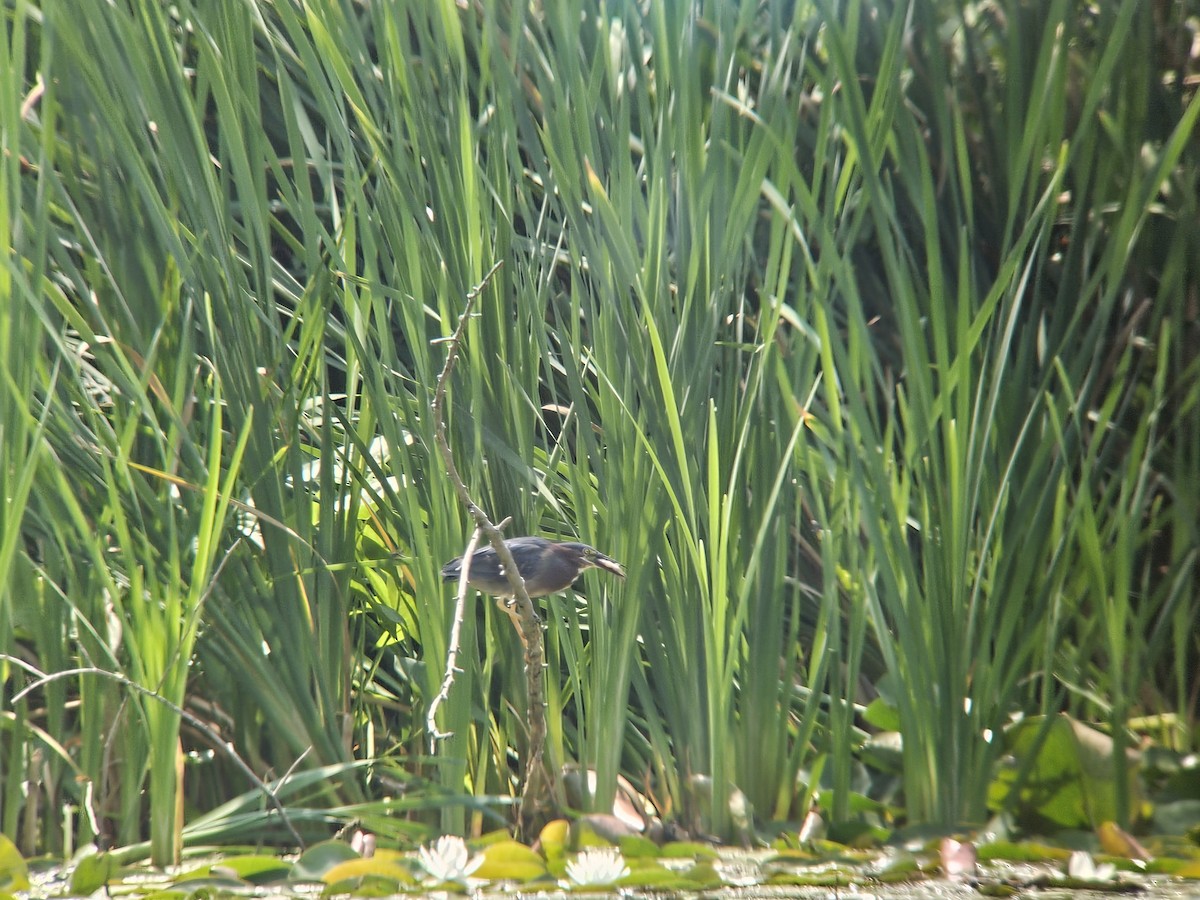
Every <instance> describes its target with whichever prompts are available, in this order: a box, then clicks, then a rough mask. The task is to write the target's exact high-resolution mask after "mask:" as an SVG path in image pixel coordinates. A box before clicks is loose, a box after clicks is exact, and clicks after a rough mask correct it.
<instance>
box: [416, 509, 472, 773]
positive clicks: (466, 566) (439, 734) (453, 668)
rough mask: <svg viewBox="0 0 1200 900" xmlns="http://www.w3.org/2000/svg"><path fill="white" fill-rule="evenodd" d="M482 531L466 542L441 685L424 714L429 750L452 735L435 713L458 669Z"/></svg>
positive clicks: (444, 699) (447, 694)
mask: <svg viewBox="0 0 1200 900" xmlns="http://www.w3.org/2000/svg"><path fill="white" fill-rule="evenodd" d="M482 535H483V532H482V531H481V530H480V529H479V528H476V529H475V531H474V532H473V533H472V534H471V540H470V541H469V542H468V543H467V549H466V552H465V553H464V554H463V561H462V577H461V578H459V580H458V596H457V599H456V600H455V603H454V620H453V621H452V622H451V623H450V641H449V646H448V647H447V648H446V673H445V674H444V675H443V676H442V686H441V687H440V688H438V692H437V696H435V697H434V698H433V701H432V702H431V703H430V704H429V712H427V713H426V714H425V728H426V730H427V731H428V732H429V752H430V753H432V752H433V745H434V743H435V742H436V741H441V740H445V739H446V738H449V737H453V736H454V732H453V731H442V730H441V729H439V728H438V727H437V713H438V709H439V708H440V707H441V705H442V704H443V703H444V702H446V700H447V699H448V698H449V697H450V688H451V687H452V686H453V685H454V676H455V674H457V673H458V672H459V671H460V670H459V668H458V649H459V645H460V644H461V641H462V623H463V616H464V615H465V614H466V609H467V578H468V576H469V575H470V570H471V556H472V555H473V554H474V553H475V548H476V547H478V546H479V538H480V537H481V536H482Z"/></svg>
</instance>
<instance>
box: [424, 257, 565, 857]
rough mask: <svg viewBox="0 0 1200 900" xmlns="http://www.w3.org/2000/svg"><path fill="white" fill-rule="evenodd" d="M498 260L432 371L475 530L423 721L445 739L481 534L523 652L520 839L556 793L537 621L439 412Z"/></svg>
mask: <svg viewBox="0 0 1200 900" xmlns="http://www.w3.org/2000/svg"><path fill="white" fill-rule="evenodd" d="M502 264H503V260H501V261H500V262H497V263H496V264H495V265H494V266H492V267H491V269H489V270H488V272H487V274H486V275H484V276H483V280H482V281H480V282H479V284H477V285H476V286H475V287H473V288H472V289H471V290H470V291H469V292H468V293H467V302H466V305H465V306H464V307H463V311H462V315H460V316H459V317H458V325H457V327H456V328H455V329H454V334H452V335H451V336H450V337H449V338H447V339H446V343H447V344H448V345H449V349H448V350H447V351H446V364H445V365H444V366H443V367H442V372H441V374H440V375H438V380H437V387H436V389H435V390H434V393H433V404H432V412H433V422H434V439H435V441H436V443H437V448H438V452H439V453H440V454H441V456H442V463H443V464H444V465H445V467H446V474H447V475H448V476H449V477H450V481H451V483H452V484H453V485H454V490H455V493H457V494H458V499H459V500H460V501H461V502H462V504H463V506H465V507H466V508H467V511H468V512H469V513H470V514H471V516H472V518H474V520H475V532H474V534H473V535H472V537H471V540H470V542H469V543H468V544H467V549H466V552H465V553H464V555H463V565H462V572H461V574H460V576H459V580H458V601H457V603H456V605H455V611H454V623H453V625H452V626H451V631H450V646H449V649H448V652H447V659H446V676H445V678H444V680H443V681H442V686H441V689H440V690H439V691H438V694H437V696H436V697H435V698H434V701H433V703H432V704H431V705H430V709H429V714H428V718H427V724H428V727H429V733H430V736H431V737H432V738H433V739H434V740H436V739H439V738H445V737H448V735H447V734H445V733H443V732H441V731H439V730H438V729H437V727H436V721H435V716H436V713H437V709H438V707H439V706H440V705H441V703H442V702H443V701H444V700H445V699H446V697H448V696H449V694H450V687H451V685H452V684H453V682H454V673H455V672H456V671H458V669H457V663H458V650H459V640H460V633H461V627H462V618H463V614H464V610H465V608H466V594H467V579H468V577H469V576H470V565H471V554H472V553H474V552H475V548H476V546H477V545H478V543H479V538H480V536H481V535H487V538H488V542H489V543H490V544H491V545H492V547H493V548H494V549H495V551H496V553H497V554H498V555H499V557H500V562H501V564H502V565H503V567H504V572H505V575H506V576H507V577H508V583H509V584H510V585H511V586H512V589H513V600H512V602H511V603H509V604H506V605H505V606H504V607H502V609H503V610H504V612H505V613H506V614H507V615H508V617H509V618H510V619H511V620H512V623H513V626H514V628H516V631H517V637H518V638H519V639H520V641H521V648H522V650H523V651H524V656H525V687H526V693H527V703H528V707H527V709H526V714H527V718H528V729H529V731H528V735H529V748H528V753H527V757H526V761H525V783H524V785H523V786H522V790H521V805H520V814H519V820H520V821H519V823H518V825H519V828H518V831H519V834H520V835H521V836H522V837H526V838H531V837H533V836H535V835H537V833H538V832H539V831H540V830H541V828H542V826H543V825H544V824H545V823H546V822H547V821H549V820H550V819H551V818H553V816H554V814H555V812H556V808H557V804H556V803H555V799H554V798H555V796H556V791H555V784H554V780H553V778H552V777H551V775H550V772H549V770H548V769H547V767H546V762H545V747H546V703H545V687H544V685H543V681H542V678H543V674H542V673H543V669H544V666H545V659H546V656H545V650H544V647H543V644H542V624H541V621H540V620H539V619H538V615H537V610H536V609H535V607H534V605H533V601H532V600H530V599H529V593H528V592H527V591H526V590H525V581H524V579H523V578H521V573H520V571H519V570H518V569H517V564H516V561H515V560H514V559H513V556H512V553H511V552H510V551H509V549H508V547H507V546H506V545H505V544H504V536H503V534H502V533H501V531H500V528H501V527H502V526H503V525H504V524H505V522H507V521H508V520H507V519H506V520H505V522H502V523H501V525H500V526H497V525H493V524H492V522H491V520H489V519H488V517H487V515H486V514H485V513H484V511H483V510H482V509H480V508H479V505H478V504H477V503H475V501H474V500H472V499H471V495H470V493H468V491H467V486H466V485H465V484H464V483H463V480H462V477H461V476H460V475H459V474H458V467H457V466H455V465H454V456H453V454H452V453H451V452H450V444H449V442H448V441H447V439H446V423H445V419H444V415H443V410H444V406H445V400H446V385H447V384H448V382H449V381H450V374H451V372H453V371H454V364H455V362H456V361H457V359H458V350H459V347H460V346H461V344H462V339H463V332H464V331H465V330H466V325H467V322H468V321H469V319H470V317H471V309H472V307H473V306H474V305H475V301H476V300H477V299H478V298H479V295H480V294H481V293H482V292H483V289H484V288H485V287H486V286H487V284H488V282H489V281H491V278H492V276H493V275H494V274H496V270H497V269H499V268H500V266H501V265H502Z"/></svg>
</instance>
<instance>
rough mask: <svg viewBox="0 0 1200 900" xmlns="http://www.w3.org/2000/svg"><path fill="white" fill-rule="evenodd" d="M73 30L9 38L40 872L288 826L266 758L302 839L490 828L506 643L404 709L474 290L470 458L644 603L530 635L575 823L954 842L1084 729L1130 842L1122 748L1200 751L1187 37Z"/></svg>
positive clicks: (147, 2) (12, 560)
mask: <svg viewBox="0 0 1200 900" xmlns="http://www.w3.org/2000/svg"><path fill="white" fill-rule="evenodd" d="M88 7H89V8H88V10H87V11H86V12H83V11H81V9H80V7H79V4H77V2H76V0H40V2H38V0H6V2H5V4H4V18H5V32H4V40H3V41H2V42H0V71H2V72H3V73H4V90H2V91H0V133H2V134H3V136H4V138H3V142H2V143H3V147H4V150H3V159H2V160H0V203H2V204H3V205H4V215H3V216H0V228H2V229H3V231H4V233H3V244H4V245H5V246H6V247H8V248H9V252H8V253H7V254H6V260H5V264H4V265H3V266H2V267H0V374H2V378H0V484H2V485H3V499H4V505H3V507H2V508H0V652H2V653H3V654H4V656H3V662H2V663H0V676H2V677H0V716H2V718H0V760H2V761H0V768H2V772H3V776H2V779H0V781H2V783H0V829H2V830H3V832H4V833H5V834H7V835H9V836H11V837H12V838H13V839H14V840H16V841H17V843H18V844H19V845H20V846H21V847H22V848H24V849H25V850H26V851H28V852H32V851H34V850H37V849H42V850H46V851H50V852H53V853H64V852H68V851H69V850H70V849H71V848H72V847H73V846H75V845H78V844H80V843H82V842H86V841H90V840H101V841H103V842H105V843H107V844H110V845H116V846H127V845H136V844H137V843H138V842H141V841H145V840H149V841H150V842H151V846H152V848H153V855H154V857H155V858H156V859H157V860H159V861H165V860H169V859H171V858H172V857H173V856H174V855H175V854H176V853H177V852H178V842H179V840H180V834H181V833H182V836H183V839H185V840H189V841H197V842H198V841H213V840H221V841H234V840H247V839H258V838H262V837H264V836H266V837H268V838H276V837H277V839H278V840H279V841H281V842H287V841H289V840H291V838H290V837H289V835H288V833H287V831H286V830H285V829H283V828H282V827H281V826H280V825H279V818H278V816H277V815H275V814H274V812H273V811H272V808H271V805H270V804H269V803H268V802H266V801H265V800H264V799H263V794H262V792H261V790H260V785H258V784H257V783H256V780H257V779H263V780H273V779H281V778H283V776H285V775H290V777H289V778H287V779H285V780H284V781H282V782H278V781H277V782H275V787H276V789H277V792H278V795H279V798H280V800H281V802H283V803H285V804H286V805H287V807H288V809H289V812H290V818H291V821H292V823H293V825H294V826H295V827H296V828H297V829H298V830H299V831H301V832H302V833H303V835H304V836H306V837H307V836H315V835H323V834H329V833H331V832H332V831H333V830H334V829H336V828H337V827H338V826H339V825H341V824H344V823H346V822H350V821H357V822H360V823H362V824H363V825H364V826H365V827H366V828H368V829H370V830H372V831H375V832H377V833H378V834H380V835H381V836H383V837H384V838H386V839H389V840H397V839H399V840H405V839H408V838H414V839H416V838H420V839H423V838H425V837H427V836H428V835H429V834H430V833H431V832H438V831H450V832H457V833H464V834H465V833H469V832H471V831H473V830H478V829H480V828H492V827H496V826H497V825H499V824H502V823H503V821H504V820H505V817H506V815H507V810H506V809H505V806H504V804H503V803H502V802H501V799H502V798H505V797H510V796H512V795H513V794H514V793H515V791H516V784H517V781H518V779H519V777H520V770H519V766H520V759H521V758H522V754H523V750H524V741H525V732H524V723H523V719H524V712H523V709H524V705H523V694H522V692H523V690H524V682H523V679H522V673H521V655H520V649H519V647H518V646H517V644H516V641H515V639H514V636H513V634H512V629H511V625H510V623H509V620H508V618H507V617H506V616H504V615H502V614H500V613H499V612H498V611H497V610H496V609H495V608H494V607H493V606H492V604H490V603H488V602H483V601H480V602H479V603H478V604H477V606H476V607H474V608H473V609H472V610H471V611H470V612H469V614H468V615H467V616H466V618H465V621H464V623H463V640H464V652H463V653H462V655H460V657H459V660H458V664H459V666H460V667H461V669H462V671H461V672H460V673H458V675H457V679H456V681H455V682H454V686H453V688H452V690H451V694H450V697H449V702H448V703H447V704H446V705H445V706H443V707H442V709H441V711H440V713H439V727H440V728H441V729H442V730H444V731H447V732H452V735H453V736H452V737H450V738H448V739H446V740H441V741H433V742H431V741H430V740H429V737H428V732H427V729H426V721H425V711H426V709H427V706H428V704H429V702H430V700H431V698H432V697H433V695H434V693H435V692H436V690H437V688H438V685H439V684H440V682H441V678H442V673H443V669H444V666H445V659H446V650H447V640H448V634H449V631H450V624H451V613H452V608H451V604H450V602H449V599H448V598H449V594H450V591H449V589H448V588H446V587H444V586H443V585H442V583H441V582H440V579H439V574H438V572H439V568H440V566H441V564H442V562H444V561H445V560H446V559H449V558H450V557H453V556H456V555H458V554H459V553H461V552H462V548H463V545H464V543H465V539H466V536H467V535H468V533H469V531H470V527H471V523H470V520H469V517H468V516H467V515H466V513H465V511H464V510H463V509H462V508H461V506H460V505H459V504H458V502H457V500H456V498H455V496H454V493H453V490H452V488H451V486H450V483H449V481H448V480H447V478H446V476H445V473H444V471H443V468H442V465H441V462H440V460H439V458H438V456H437V454H436V452H435V451H434V446H433V421H432V418H431V416H430V401H431V398H432V393H433V388H434V383H435V380H436V377H437V373H438V372H439V371H440V369H441V366H442V363H443V361H444V358H445V349H444V345H443V344H442V343H440V342H439V339H441V338H444V337H445V336H446V335H448V334H450V333H451V332H452V330H453V329H454V327H455V324H456V322H457V319H458V316H459V314H460V313H461V311H462V309H463V306H464V303H465V298H466V296H467V294H468V292H469V291H470V290H471V289H472V287H473V286H474V285H476V284H478V283H479V282H480V280H481V279H482V277H483V275H484V273H485V272H487V271H488V270H489V269H490V268H491V267H492V265H493V264H494V263H495V262H497V261H502V262H503V266H502V267H501V268H500V269H499V270H498V272H497V274H496V275H495V276H494V277H493V278H492V279H491V281H490V282H489V283H488V285H487V286H486V288H485V289H484V292H483V293H482V294H481V296H480V298H479V301H478V303H477V306H476V309H477V316H476V317H475V318H474V319H473V320H472V321H471V322H470V323H469V325H468V328H467V331H466V339H465V343H464V345H463V347H462V353H463V355H462V358H461V359H460V362H459V365H458V368H457V369H456V371H455V374H454V378H453V383H452V384H451V385H450V392H449V398H450V400H449V409H448V415H447V421H448V427H449V433H450V435H451V443H452V445H453V448H454V451H455V455H456V459H457V463H458V467H459V469H460V470H461V471H462V473H463V475H464V478H465V480H466V482H467V484H468V485H469V486H470V487H471V489H472V490H473V491H474V493H475V496H477V497H479V498H481V500H482V503H483V505H484V506H485V507H486V508H487V509H488V511H489V512H490V513H491V514H492V515H493V517H494V518H496V519H499V518H501V517H503V516H512V517H513V524H512V525H510V526H509V533H510V534H518V533H531V534H548V535H563V536H571V537H577V538H578V539H579V540H583V541H587V542H589V543H592V544H594V545H596V546H597V547H600V548H601V549H603V550H604V551H605V552H606V553H608V554H610V555H611V556H613V557H615V558H617V559H619V560H621V561H622V562H623V563H624V564H625V565H626V568H627V570H628V577H627V579H626V580H625V581H624V582H623V583H617V582H613V581H605V580H602V579H601V578H600V577H599V576H595V575H588V576H585V578H584V580H583V587H582V589H581V591H580V593H579V595H569V596H562V595H559V596H556V597H551V598H548V607H547V616H546V619H547V632H546V641H547V652H548V661H549V668H548V678H547V685H548V689H549V709H548V720H549V722H550V725H551V731H550V740H549V747H548V751H549V757H550V759H551V760H552V761H553V763H554V764H555V766H560V765H564V764H567V763H577V764H579V765H581V766H584V767H588V768H593V769H595V770H596V773H597V777H598V780H597V786H596V793H597V797H596V799H595V803H596V805H597V806H598V808H603V807H605V806H606V802H605V801H606V800H607V798H609V797H611V795H612V791H613V788H614V784H615V779H616V776H617V774H618V773H623V774H625V775H626V776H627V777H628V778H630V779H631V780H632V781H633V782H634V783H635V784H637V785H638V786H639V787H640V788H641V789H643V790H645V791H646V792H648V793H650V794H652V795H653V796H654V797H655V798H656V799H657V800H658V802H659V805H660V808H661V809H662V810H663V812H664V814H665V815H667V816H668V817H669V818H671V819H673V820H674V821H676V822H677V823H678V824H680V825H681V826H682V827H683V828H685V829H687V830H688V831H690V832H692V833H696V834H715V835H718V836H722V837H729V836H730V835H732V834H735V833H737V832H738V831H739V830H745V829H747V828H749V827H751V825H752V824H753V823H757V824H758V825H759V826H764V827H765V826H766V825H767V823H772V822H776V823H778V822H789V821H790V822H795V821H798V820H799V819H801V818H802V817H803V815H804V813H805V812H806V810H807V809H808V805H809V803H810V801H811V800H812V799H813V796H814V794H817V793H819V794H820V803H821V805H822V808H823V810H824V816H825V818H826V820H827V821H828V822H830V823H831V824H832V825H833V827H835V828H836V827H849V826H853V825H854V824H855V823H859V824H863V823H865V824H871V825H887V826H890V825H893V824H895V823H897V822H902V821H906V822H909V823H933V824H938V825H945V826H949V825H964V824H965V825H970V824H974V823H981V822H983V821H984V820H985V819H986V818H987V817H988V816H989V815H990V814H992V813H993V812H996V811H998V810H1000V809H1008V810H1009V811H1010V812H1011V811H1012V807H1013V805H1014V804H1015V802H1016V799H1017V797H1018V794H1019V791H1012V792H1009V793H1007V794H1006V793H1005V792H1003V791H1000V792H998V791H996V790H995V789H994V781H995V778H996V775H997V771H998V766H999V764H1000V763H1001V762H1002V756H1003V755H1004V754H1005V751H1006V747H1011V746H1012V745H1011V741H1012V740H1016V739H1017V738H1018V737H1020V739H1021V740H1025V741H1030V740H1033V741H1034V742H1035V743H1036V740H1038V739H1044V738H1045V737H1046V736H1047V735H1050V734H1051V733H1052V731H1053V727H1054V726H1053V724H1052V723H1054V722H1055V721H1056V720H1055V719H1054V718H1053V716H1054V715H1055V714H1058V713H1065V714H1069V715H1070V716H1072V717H1074V718H1075V719H1079V720H1086V721H1089V722H1092V723H1094V724H1095V725H1096V726H1097V727H1098V728H1099V729H1100V730H1103V731H1107V732H1108V734H1109V735H1110V736H1111V738H1112V743H1111V760H1112V764H1113V766H1115V768H1116V771H1117V772H1118V777H1117V778H1116V779H1115V780H1114V784H1115V788H1114V789H1113V795H1112V804H1111V810H1110V813H1111V818H1113V819H1115V820H1117V821H1121V822H1123V823H1124V824H1129V823H1131V822H1132V821H1133V820H1135V819H1136V818H1138V816H1139V815H1141V814H1142V810H1141V808H1140V805H1139V803H1138V802H1137V799H1136V798H1137V797H1138V796H1139V792H1138V789H1137V788H1136V780H1131V779H1130V778H1128V777H1127V773H1126V769H1127V768H1128V767H1129V766H1131V765H1132V763H1131V761H1130V760H1131V757H1129V756H1128V755H1127V754H1126V752H1125V751H1126V750H1127V749H1128V748H1131V747H1133V746H1134V745H1135V744H1137V743H1139V742H1142V741H1144V740H1148V739H1153V740H1154V741H1156V742H1157V744H1158V745H1159V746H1161V747H1163V748H1166V749H1169V750H1174V751H1180V752H1183V751H1187V750H1189V749H1195V747H1196V744H1197V741H1198V734H1197V730H1196V710H1197V694H1198V692H1200V682H1198V681H1197V674H1196V673H1197V672H1200V637H1198V634H1200V632H1198V630H1197V628H1196V622H1197V614H1198V611H1200V610H1198V606H1200V571H1198V562H1197V555H1198V552H1200V521H1198V519H1197V510H1198V509H1200V440H1198V436H1200V359H1198V356H1197V353H1196V347H1197V346H1198V345H1200V288H1198V285H1200V277H1198V276H1200V273H1198V268H1200V228H1197V227H1196V224H1197V222H1198V221H1200V218H1198V209H1197V205H1198V200H1200V193H1198V191H1200V140H1198V138H1197V132H1196V119H1197V116H1198V115H1200V101H1198V100H1197V98H1196V86H1197V81H1198V79H1200V61H1198V60H1197V58H1196V51H1195V46H1196V45H1195V36H1196V32H1197V29H1198V28H1200V9H1198V8H1197V6H1196V3H1195V2H1194V0H1188V2H1174V3H1172V2H1166V0H1161V2H1152V3H1147V2H1142V0H1102V2H1099V3H1095V4H1091V5H1082V4H1078V3H1073V2H1067V0H1045V2H1034V3H1025V2H1019V0H995V2H980V3H965V2H960V3H954V2H948V0H916V2H913V3H908V4H905V3H897V2H892V0H882V2H874V3H866V2H861V0H820V2H816V3H807V2H803V0H791V2H789V0H763V2H743V3H734V2H728V0H711V2H696V3H682V2H680V3H674V2H672V3H665V2H664V3H653V2H647V3H637V2H632V0H630V2H614V3H602V2H594V0H555V2H532V3H509V2H506V0H495V2H493V0H472V2H463V3H461V4H453V3H449V2H443V3H432V2H427V0H411V2H410V0H397V2H394V3H383V2H368V0H312V2H307V3H304V4H300V3H296V2H293V0H274V2H271V0H243V2H225V3H205V2H195V0H176V2H172V3H157V2H151V0H116V2H112V3H99V4H89V5H88ZM875 698H878V699H875ZM872 699H875V702H874V704H873V705H872V706H871V707H870V710H869V711H868V710H864V706H865V704H867V703H868V702H870V701H871V700H872ZM1019 717H1024V718H1025V720H1026V723H1028V722H1041V723H1047V724H1046V725H1045V727H1042V726H1040V725H1039V726H1037V728H1036V729H1035V730H1036V732H1037V734H1036V735H1035V736H1034V737H1032V738H1031V737H1030V734H1029V732H1028V730H1027V726H1026V730H1025V731H1023V732H1021V733H1020V735H1014V728H1015V727H1017V726H1015V725H1014V723H1016V722H1017V720H1018V718H1019ZM1038 717H1045V718H1038ZM1059 721H1061V720H1059ZM892 730H894V731H897V732H899V734H900V735H902V736H903V741H902V744H901V745H897V744H895V743H888V742H885V741H881V740H879V739H878V738H877V737H876V735H877V734H878V733H879V732H881V731H892ZM897 746H899V747H900V749H899V750H897V749H896V747H897ZM889 748H890V751H889ZM889 753H890V755H889ZM251 773H252V774H251ZM1010 774H1011V773H1010ZM1026 774H1028V773H1026ZM818 785H820V786H821V789H820V791H818ZM990 786H992V788H993V789H992V790H991V791H990V792H989V787H990ZM732 788H736V789H737V791H738V792H740V793H737V794H735V795H734V796H735V797H736V798H737V801H738V802H736V803H734V804H732V805H731V804H730V803H729V802H728V801H729V797H730V793H731V789H732ZM146 823H149V826H148V828H147V824H146ZM1093 824H1095V823H1093ZM181 829H182V831H181Z"/></svg>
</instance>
